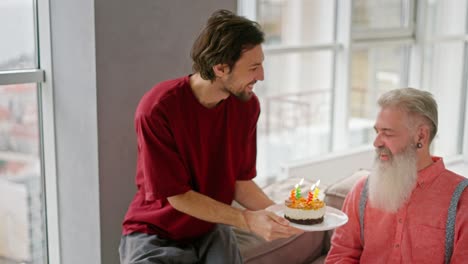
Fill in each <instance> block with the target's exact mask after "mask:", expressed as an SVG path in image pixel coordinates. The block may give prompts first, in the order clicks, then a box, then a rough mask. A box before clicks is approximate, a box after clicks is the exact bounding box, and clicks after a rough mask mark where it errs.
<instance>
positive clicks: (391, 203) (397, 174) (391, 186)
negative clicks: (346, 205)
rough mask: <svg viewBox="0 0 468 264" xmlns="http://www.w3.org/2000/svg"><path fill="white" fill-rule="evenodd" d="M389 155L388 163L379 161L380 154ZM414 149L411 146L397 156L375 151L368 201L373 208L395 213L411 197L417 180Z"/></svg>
mask: <svg viewBox="0 0 468 264" xmlns="http://www.w3.org/2000/svg"><path fill="white" fill-rule="evenodd" d="M382 152H384V153H385V154H388V155H389V157H390V158H389V160H388V161H381V160H380V159H379V156H380V153H382ZM416 163H417V158H416V148H415V147H414V146H413V144H408V146H407V147H406V148H405V149H404V150H403V151H402V152H401V153H399V154H396V155H392V154H391V152H390V151H389V150H388V149H387V148H382V149H376V158H375V161H374V166H373V170H372V172H371V174H370V176H369V200H370V204H371V206H373V207H376V208H378V209H381V210H383V211H386V212H390V213H395V212H397V211H398V209H399V208H401V206H403V205H404V204H405V203H406V201H408V199H409V198H410V196H411V193H412V191H413V189H414V187H415V186H416V181H417V178H418V171H417V165H416Z"/></svg>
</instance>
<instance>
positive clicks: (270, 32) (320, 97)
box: [243, 0, 338, 184]
mask: <svg viewBox="0 0 468 264" xmlns="http://www.w3.org/2000/svg"><path fill="white" fill-rule="evenodd" d="M247 2H249V1H245V2H244V3H243V4H244V5H245V4H251V2H250V3H247ZM256 4H257V5H256V7H255V8H256V10H257V12H256V13H255V15H254V16H255V17H256V20H257V21H258V22H259V23H260V24H261V25H262V27H263V28H264V30H265V33H266V41H265V54H266V56H265V62H264V68H265V81H264V82H262V83H260V84H259V85H257V87H256V93H257V95H258V97H259V99H260V103H261V105H262V115H260V120H259V124H258V152H259V154H258V157H257V168H258V171H259V177H257V181H259V182H260V184H266V183H268V182H269V181H272V180H275V179H276V178H277V177H278V175H279V174H280V173H281V172H280V169H281V168H280V164H281V163H282V162H288V161H293V160H298V159H299V160H300V159H306V158H310V157H313V156H316V155H319V154H322V153H327V152H329V149H330V130H331V115H332V112H331V107H330V106H331V100H332V92H333V85H334V84H333V74H334V70H333V69H334V61H335V56H336V50H337V48H338V46H337V44H336V43H335V41H334V39H335V32H334V28H335V3H334V2H333V1H328V0H319V1H281V0H259V1H257V2H256ZM286 157H287V158H286ZM273 164H276V165H275V166H272V165H273Z"/></svg>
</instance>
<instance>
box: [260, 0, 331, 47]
mask: <svg viewBox="0 0 468 264" xmlns="http://www.w3.org/2000/svg"><path fill="white" fill-rule="evenodd" d="M334 9H335V1H329V0H313V1H311V0H295V1H286V0H259V1H258V10H257V12H258V13H257V21H258V22H259V23H260V24H261V25H262V27H263V29H264V31H265V33H266V41H265V44H266V45H301V44H317V43H330V42H333V29H334Z"/></svg>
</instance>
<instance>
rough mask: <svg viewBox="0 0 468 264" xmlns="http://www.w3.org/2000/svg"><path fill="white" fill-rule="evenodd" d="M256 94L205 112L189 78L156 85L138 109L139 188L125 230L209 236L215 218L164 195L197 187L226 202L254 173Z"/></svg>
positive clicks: (180, 237)
mask: <svg viewBox="0 0 468 264" xmlns="http://www.w3.org/2000/svg"><path fill="white" fill-rule="evenodd" d="M259 114H260V105H259V102H258V98H257V97H256V96H255V95H254V96H253V97H252V99H251V100H249V101H247V102H242V101H240V100H238V99H237V98H236V97H234V96H229V97H228V98H226V99H225V100H223V101H221V102H220V103H219V104H218V105H217V106H216V107H214V108H212V109H207V108H205V107H204V106H203V105H201V104H200V103H199V102H198V100H197V99H196V97H195V96H194V94H193V92H192V89H191V87H190V84H189V76H185V77H182V78H178V79H174V80H169V81H165V82H162V83H160V84H158V85H156V86H155V87H154V88H153V89H151V90H150V91H149V92H148V93H146V94H145V95H144V96H143V98H142V99H141V101H140V103H139V105H138V107H137V110H136V113H135V127H136V133H137V140H138V158H137V171H136V185H137V188H138V190H137V193H136V195H135V197H134V198H133V201H132V203H131V204H130V207H129V209H128V211H127V214H126V215H125V219H124V222H123V234H124V235H126V234H130V233H133V232H143V233H147V234H157V235H159V236H161V237H165V238H169V239H173V240H190V239H193V238H196V237H199V236H201V235H203V234H206V233H207V232H208V231H210V230H211V229H212V228H213V227H214V224H213V223H209V222H205V221H202V220H199V219H197V218H194V217H192V216H189V215H187V214H184V213H181V212H179V211H177V210H175V209H174V208H173V207H172V206H171V205H170V204H169V202H168V201H167V197H170V196H174V195H177V194H182V193H185V192H187V191H189V190H194V191H196V192H199V193H201V194H204V195H206V196H209V197H211V198H213V199H215V200H217V201H219V202H222V203H225V204H231V202H232V200H233V198H234V187H235V182H236V181H237V180H250V179H252V178H253V177H255V175H256V167H255V163H256V151H257V149H256V124H257V120H258V116H259Z"/></svg>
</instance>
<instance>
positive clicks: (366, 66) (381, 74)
mask: <svg viewBox="0 0 468 264" xmlns="http://www.w3.org/2000/svg"><path fill="white" fill-rule="evenodd" d="M408 54H409V47H408V46H397V47H385V48H383V47H379V48H372V47H371V48H368V49H363V50H355V51H353V52H352V62H351V86H352V87H351V96H350V100H351V101H350V107H351V109H350V113H351V114H350V120H349V124H348V129H349V131H350V133H351V135H350V137H349V138H350V146H351V147H355V146H359V145H363V144H369V143H371V142H372V141H373V139H374V130H373V126H374V122H375V118H376V116H377V112H378V106H377V99H378V97H379V96H380V95H381V94H382V93H384V92H386V91H389V90H391V89H395V88H400V87H404V86H407V84H406V83H407V81H406V80H407V72H408V71H407V70H406V69H407V65H408V63H407V62H408V60H409V58H408Z"/></svg>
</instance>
